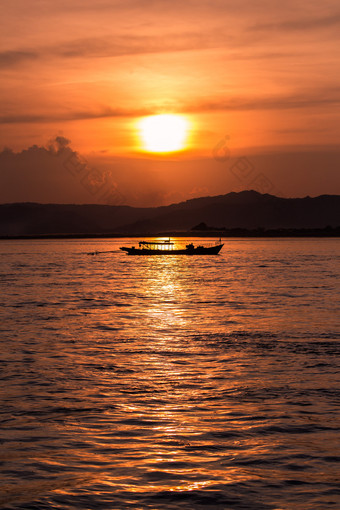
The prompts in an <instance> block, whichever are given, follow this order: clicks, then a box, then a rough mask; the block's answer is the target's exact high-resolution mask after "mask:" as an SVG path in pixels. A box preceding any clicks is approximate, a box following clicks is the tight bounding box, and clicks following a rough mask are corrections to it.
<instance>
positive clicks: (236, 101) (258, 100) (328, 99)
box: [183, 87, 340, 113]
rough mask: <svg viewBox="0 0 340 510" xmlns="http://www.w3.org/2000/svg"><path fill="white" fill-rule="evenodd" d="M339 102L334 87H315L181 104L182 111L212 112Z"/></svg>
mask: <svg viewBox="0 0 340 510" xmlns="http://www.w3.org/2000/svg"><path fill="white" fill-rule="evenodd" d="M339 103H340V91H339V90H338V89H336V88H332V87H330V88H328V89H327V88H325V89H315V90H312V91H301V92H300V93H297V94H291V95H277V96H270V97H268V96H258V97H253V98H251V97H240V98H237V97H234V98H232V97H231V98H230V99H228V101H226V100H225V99H224V98H221V100H220V101H216V100H214V101H204V100H202V101H197V102H195V103H193V104H191V105H185V106H183V111H185V112H188V113H194V112H202V113H203V112H214V111H250V110H288V109H301V108H316V107H322V106H329V105H337V104H339Z"/></svg>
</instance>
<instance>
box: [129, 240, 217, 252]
mask: <svg viewBox="0 0 340 510" xmlns="http://www.w3.org/2000/svg"><path fill="white" fill-rule="evenodd" d="M222 246H223V244H222V243H221V239H220V240H219V242H218V243H215V244H214V245H212V246H202V245H199V246H194V244H193V243H190V244H187V245H186V246H185V248H175V243H174V242H173V241H171V240H170V239H168V240H166V241H140V242H139V243H138V248H136V247H135V246H130V247H129V246H122V247H121V248H120V249H121V250H123V251H126V252H127V254H128V255H217V254H218V253H219V252H220V251H221V248H222Z"/></svg>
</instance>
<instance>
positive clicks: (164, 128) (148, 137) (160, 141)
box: [138, 114, 189, 153]
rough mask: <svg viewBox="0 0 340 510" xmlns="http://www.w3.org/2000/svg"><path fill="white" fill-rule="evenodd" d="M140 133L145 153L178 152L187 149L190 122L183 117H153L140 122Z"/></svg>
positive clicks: (168, 115)
mask: <svg viewBox="0 0 340 510" xmlns="http://www.w3.org/2000/svg"><path fill="white" fill-rule="evenodd" d="M138 131H139V136H140V139H141V142H142V145H143V149H144V150H145V151H147V152H157V153H162V152H164V153H167V152H176V151H180V150H183V149H185V147H186V143H187V137H188V131H189V121H188V120H187V118H186V117H184V116H183V115H175V114H162V115H151V116H150V117H144V118H143V119H141V120H140V121H139V123H138Z"/></svg>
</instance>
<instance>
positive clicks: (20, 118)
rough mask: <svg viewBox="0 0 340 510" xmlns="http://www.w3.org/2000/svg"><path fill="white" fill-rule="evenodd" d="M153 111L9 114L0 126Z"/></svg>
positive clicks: (103, 109) (116, 109) (103, 110)
mask: <svg viewBox="0 0 340 510" xmlns="http://www.w3.org/2000/svg"><path fill="white" fill-rule="evenodd" d="M154 111H155V110H154V109H152V110H151V109H146V108H143V109H135V110H127V109H125V110H123V109H119V108H110V107H107V108H102V109H100V110H96V111H94V110H88V111H74V112H69V111H68V112H65V113H56V114H46V115H43V114H9V115H2V116H0V124H35V123H49V122H61V121H64V122H65V121H73V120H90V119H105V118H115V117H118V118H119V117H142V116H145V115H151V114H153V113H154Z"/></svg>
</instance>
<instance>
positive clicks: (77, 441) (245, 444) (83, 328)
mask: <svg viewBox="0 0 340 510" xmlns="http://www.w3.org/2000/svg"><path fill="white" fill-rule="evenodd" d="M131 243H132V240H124V241H123V242H122V241H119V240H115V241H111V240H110V241H102V240H86V241H79V240H76V241H74V240H67V241H47V240H46V241H11V242H10V241H0V289H1V293H0V301H1V308H0V348H1V352H0V359H1V364H0V368H1V382H0V390H1V401H2V404H1V407H0V424H1V429H0V480H1V482H0V507H1V508H8V509H9V508H12V509H13V508H15V509H19V508H20V509H38V510H40V509H41V510H42V509H44V510H45V509H63V510H64V509H66V510H68V509H70V510H71V509H105V510H107V509H122V510H123V509H129V508H133V509H148V508H150V509H177V508H188V509H189V508H190V509H195V508H197V509H201V508H202V509H203V508H204V509H207V508H209V509H227V510H228V509H245V510H255V509H258V510H267V509H272V510H274V509H277V510H278V509H281V510H285V509H297V510H308V509H309V510H310V509H313V510H323V509H327V508H334V509H335V508H340V489H339V486H340V483H339V458H340V457H339V434H338V431H339V428H338V427H339V410H340V397H339V386H340V385H339V382H340V381H339V357H338V354H339V339H340V327H339V317H340V310H339V302H340V299H339V298H340V289H339V267H340V240H337V239H330V240H327V239H277V240H275V239H271V240H268V239H255V240H227V241H226V242H225V246H224V248H223V250H222V252H221V253H220V255H218V256H207V257H199V256H197V257H186V256H171V257H129V256H127V255H126V254H124V253H123V252H120V251H119V250H118V247H119V246H120V245H121V244H125V245H126V244H131ZM95 250H96V251H112V253H99V254H97V255H93V256H91V255H88V252H92V251H95Z"/></svg>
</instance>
